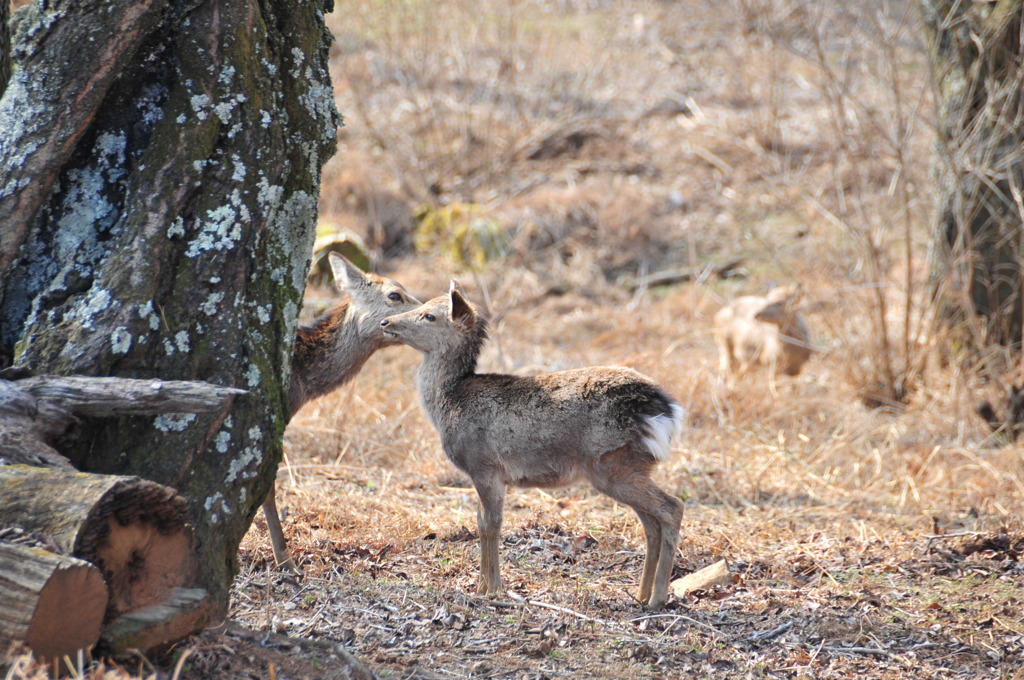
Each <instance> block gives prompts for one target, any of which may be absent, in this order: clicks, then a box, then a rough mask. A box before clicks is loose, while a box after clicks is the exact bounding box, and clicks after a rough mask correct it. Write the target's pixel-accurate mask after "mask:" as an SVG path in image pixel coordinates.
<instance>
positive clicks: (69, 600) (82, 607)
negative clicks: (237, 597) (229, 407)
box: [0, 376, 244, 666]
mask: <svg viewBox="0 0 1024 680" xmlns="http://www.w3.org/2000/svg"><path fill="white" fill-rule="evenodd" d="M241 393H244V391H243V390H236V389H233V388H224V387H217V386H214V385H209V384H206V383H200V382H185V381H159V380H131V379H123V378H80V377H56V376H36V377H26V378H22V379H20V380H2V379H0V645H2V646H3V648H6V646H7V645H8V644H9V643H10V642H11V641H18V642H22V643H24V644H25V645H27V646H28V647H29V648H30V649H31V650H32V651H33V652H34V653H35V655H36V656H37V657H38V658H39V659H40V660H43V661H44V662H45V663H48V664H50V663H54V662H56V663H61V662H63V661H64V659H65V658H67V659H69V662H67V665H68V666H70V660H74V659H75V658H76V657H77V656H78V654H79V653H80V650H84V653H85V654H88V653H89V652H90V651H91V650H92V649H94V648H102V649H103V650H104V651H106V652H117V651H122V650H125V649H128V648H136V649H141V650H144V651H145V650H152V649H155V648H158V647H160V646H162V645H166V644H169V643H171V642H174V641H176V640H180V639H181V638H183V637H185V636H187V635H189V634H191V633H193V632H195V631H196V630H199V629H201V628H202V627H203V626H204V625H205V624H206V623H208V619H209V617H210V615H211V613H212V611H213V608H212V603H211V602H210V599H209V598H208V596H207V594H206V592H205V591H204V590H202V589H197V588H194V587H190V586H191V585H192V584H193V582H194V576H195V555H196V552H195V551H196V547H195V545H194V543H193V540H192V533H191V529H190V527H189V524H188V518H189V506H188V502H187V500H186V499H184V498H183V497H181V496H180V495H179V494H178V493H177V492H176V491H175V490H174V489H171V488H169V487H166V486H163V485H160V484H157V483H154V482H150V481H147V480H144V479H141V478H138V477H129V476H119V475H100V474H90V473H85V472H78V471H76V470H75V469H74V468H73V466H72V465H71V463H70V462H69V461H68V460H67V459H66V458H65V457H64V456H62V455H61V454H60V452H59V451H58V450H57V448H55V446H54V443H55V442H57V441H59V440H60V438H61V437H62V436H64V434H65V432H66V431H67V429H68V427H69V426H70V425H71V424H72V423H74V422H75V421H76V419H77V418H78V417H79V416H115V415H128V414H155V413H166V412H174V413H178V412H199V411H207V410H211V409H214V408H217V407H219V406H220V405H221V404H223V402H224V401H225V400H226V399H229V398H231V397H232V396H234V395H236V394H241Z"/></svg>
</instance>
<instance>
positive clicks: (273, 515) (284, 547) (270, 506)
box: [263, 485, 299, 573]
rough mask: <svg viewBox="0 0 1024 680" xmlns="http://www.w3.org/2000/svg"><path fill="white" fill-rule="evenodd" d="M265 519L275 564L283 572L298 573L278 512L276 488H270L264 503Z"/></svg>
mask: <svg viewBox="0 0 1024 680" xmlns="http://www.w3.org/2000/svg"><path fill="white" fill-rule="evenodd" d="M263 517H264V518H265V519H266V520H267V533H268V534H270V547H271V548H273V549H274V563H275V564H276V565H277V568H278V569H281V570H282V571H290V572H294V573H298V571H299V568H298V567H296V566H295V560H293V559H292V558H291V556H290V555H288V542H287V541H286V540H285V537H284V528H283V527H282V526H281V516H280V515H279V514H278V512H277V493H276V491H275V490H274V486H273V485H272V486H271V487H270V492H269V493H268V494H267V498H266V500H264V501H263Z"/></svg>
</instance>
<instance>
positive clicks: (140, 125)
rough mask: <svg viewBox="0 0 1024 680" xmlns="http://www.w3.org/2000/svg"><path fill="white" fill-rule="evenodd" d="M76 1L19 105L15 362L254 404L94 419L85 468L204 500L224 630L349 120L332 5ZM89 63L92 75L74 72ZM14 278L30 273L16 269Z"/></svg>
mask: <svg viewBox="0 0 1024 680" xmlns="http://www.w3.org/2000/svg"><path fill="white" fill-rule="evenodd" d="M83 7H85V6H84V5H82V4H81V3H77V2H72V1H71V0H54V1H53V2H50V3H46V4H45V5H44V6H43V7H42V8H40V6H35V8H34V9H33V12H35V15H31V16H29V17H27V18H23V19H21V20H20V21H19V22H18V30H17V35H16V37H15V48H14V55H15V59H16V62H17V64H18V69H17V70H16V72H15V75H14V77H13V78H12V79H11V81H10V83H9V86H8V90H7V92H6V93H5V95H4V97H3V99H0V126H2V127H4V129H5V130H11V131H12V132H11V133H10V134H8V135H5V136H4V137H3V138H2V139H0V223H5V224H7V225H10V226H9V228H8V229H6V230H5V232H4V237H3V238H4V240H3V242H2V243H0V257H2V258H3V259H0V269H6V272H7V273H6V274H4V275H3V276H2V277H0V286H2V290H0V357H2V356H3V355H4V354H6V355H7V356H8V357H9V358H10V361H11V362H12V363H13V364H14V365H15V366H21V367H27V368H29V369H32V370H34V371H36V372H46V373H54V374H61V375H70V374H81V375H103V376H108V375H116V376H130V377H138V378H149V377H156V376H159V377H161V378H177V379H199V380H205V381H208V382H212V383H215V384H219V385H229V386H237V387H241V388H244V389H247V390H249V391H250V394H249V395H248V396H244V397H239V398H237V399H235V400H234V401H233V402H232V403H231V404H230V405H226V406H224V407H222V408H220V409H218V410H216V411H214V412H212V413H210V414H202V415H195V414H192V413H188V414H178V415H161V416H157V417H145V418H144V417H122V418H108V419H103V420H92V419H86V420H85V421H84V422H83V423H82V424H81V425H80V429H81V435H80V436H79V438H78V442H79V444H77V445H76V446H75V447H73V448H71V449H69V450H67V451H65V452H66V453H67V455H68V457H69V458H70V459H71V462H72V463H73V464H74V465H75V466H76V467H77V468H79V469H82V470H87V471H93V472H102V473H106V474H132V475H138V476H140V477H142V478H145V479H149V480H154V481H157V482H160V483H163V484H167V485H170V486H172V487H174V488H176V489H178V490H179V491H180V492H181V493H182V495H183V496H185V497H186V498H188V499H189V500H190V501H191V508H190V523H191V524H192V526H193V527H194V532H195V538H196V540H197V543H198V545H199V555H200V557H199V560H200V563H199V564H198V565H197V568H198V570H197V573H198V574H199V579H200V582H199V585H201V586H202V587H203V588H205V589H206V590H208V591H209V592H210V593H211V594H212V595H213V597H214V599H215V601H216V602H217V603H218V607H219V608H220V610H221V611H223V610H224V609H225V608H226V605H227V597H228V589H229V587H230V583H231V578H232V576H233V574H234V571H235V554H236V551H237V546H238V544H239V542H240V541H241V538H242V536H243V535H244V533H245V531H246V530H247V528H248V526H249V524H250V522H251V520H252V517H253V515H254V513H255V512H256V510H257V509H258V508H259V506H260V503H261V502H262V500H263V498H264V496H265V495H266V493H267V490H268V489H269V488H270V486H271V484H272V483H273V479H274V476H275V473H276V469H277V465H278V463H279V461H280V459H281V434H282V432H283V429H284V425H285V423H286V421H287V417H288V410H287V395H286V388H287V385H288V368H287V367H288V366H289V365H290V360H291V350H292V342H293V339H294V337H295V321H296V317H297V314H298V309H299V304H300V300H301V295H302V291H303V289H304V283H305V274H306V270H307V268H308V264H309V255H310V250H311V247H312V242H313V236H314V229H315V223H316V211H317V197H318V193H319V175H320V168H321V165H322V164H323V162H324V161H325V160H326V159H327V157H328V156H329V155H330V154H331V153H332V152H333V149H334V142H335V127H336V123H337V114H336V111H335V109H334V101H333V89H332V87H331V83H330V79H329V75H328V71H327V46H328V44H329V40H330V37H329V34H327V32H326V30H325V27H324V16H323V12H324V11H325V9H326V8H325V7H324V4H323V2H311V1H309V0H306V1H295V0H242V1H238V0H233V1H229V0H112V2H110V3H106V4H105V5H104V11H103V12H96V11H95V10H94V8H92V6H91V5H89V6H88V11H86V9H81V8H83ZM71 55H73V57H72V56H71ZM8 263H10V266H9V267H8Z"/></svg>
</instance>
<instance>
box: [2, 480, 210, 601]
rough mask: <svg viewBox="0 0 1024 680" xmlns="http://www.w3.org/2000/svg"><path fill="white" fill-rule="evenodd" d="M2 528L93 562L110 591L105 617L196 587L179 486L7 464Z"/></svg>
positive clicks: (193, 560)
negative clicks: (179, 589)
mask: <svg viewBox="0 0 1024 680" xmlns="http://www.w3.org/2000/svg"><path fill="white" fill-rule="evenodd" d="M0 487H2V488H3V489H4V492H3V494H2V495H0V526H18V527H21V528H23V529H25V530H26V531H29V532H34V533H39V534H43V535H46V536H49V537H51V538H52V539H53V541H54V543H55V544H56V545H57V546H58V547H59V548H60V550H61V551H62V552H64V553H66V554H68V555H72V556H74V557H78V558H80V559H83V560H87V561H89V562H92V563H93V564H95V565H96V566H97V567H99V568H100V570H101V571H102V572H103V576H104V578H105V579H106V581H107V584H108V586H109V587H110V601H109V605H108V608H107V618H106V620H108V621H109V620H112V619H114V618H116V617H118V616H120V615H121V614H124V613H126V612H129V611H134V610H136V609H141V608H145V607H149V606H152V605H154V604H159V603H161V602H164V601H165V600H166V599H167V598H168V597H169V596H170V594H171V592H172V591H173V590H174V589H175V588H177V587H179V586H184V585H189V584H192V583H193V582H194V581H193V577H194V569H195V567H194V564H195V559H194V558H195V555H194V552H193V547H192V537H191V531H190V529H189V527H188V525H187V524H186V520H187V513H188V507H187V503H186V501H185V499H184V498H182V497H181V496H179V495H178V494H177V493H176V492H175V491H174V490H173V489H170V488H168V487H166V486H162V485H160V484H156V483H154V482H148V481H145V480H143V479H140V478H138V477H121V476H113V475H92V474H86V473H81V472H79V473H74V472H72V473H69V472H65V471H61V470H55V469H51V468H32V467H27V466H23V465H12V466H6V467H0Z"/></svg>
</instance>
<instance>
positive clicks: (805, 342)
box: [715, 284, 811, 396]
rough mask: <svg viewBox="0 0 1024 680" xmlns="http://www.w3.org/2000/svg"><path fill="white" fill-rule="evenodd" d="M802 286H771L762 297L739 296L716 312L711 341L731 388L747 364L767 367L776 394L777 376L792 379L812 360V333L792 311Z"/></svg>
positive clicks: (770, 387)
mask: <svg viewBox="0 0 1024 680" xmlns="http://www.w3.org/2000/svg"><path fill="white" fill-rule="evenodd" d="M799 301H800V286H799V284H793V285H790V286H782V287H779V288H775V289H774V290H772V291H771V292H770V293H768V295H766V296H764V297H760V296H756V295H745V296H743V297H738V298H736V299H735V300H733V301H732V302H730V303H729V304H728V305H726V306H725V307H723V308H722V309H720V310H718V313H717V314H715V342H716V344H717V345H718V354H719V360H720V365H721V371H722V373H723V374H724V375H725V376H726V379H727V380H728V384H729V385H730V386H732V385H733V384H734V383H735V380H736V378H737V377H741V376H743V375H744V374H745V373H746V372H747V371H748V370H749V368H750V364H752V363H754V362H759V363H761V364H763V365H765V366H768V387H769V389H770V390H771V393H772V395H774V396H778V392H777V391H776V390H775V373H776V371H777V370H781V371H782V372H783V373H785V374H786V375H796V374H798V373H799V372H800V369H801V368H802V367H803V365H804V363H805V362H806V361H807V359H808V358H810V356H811V346H810V333H809V332H808V330H807V324H806V323H805V322H804V320H803V317H801V316H800V314H799V312H797V310H796V305H797V303H798V302H799Z"/></svg>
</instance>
